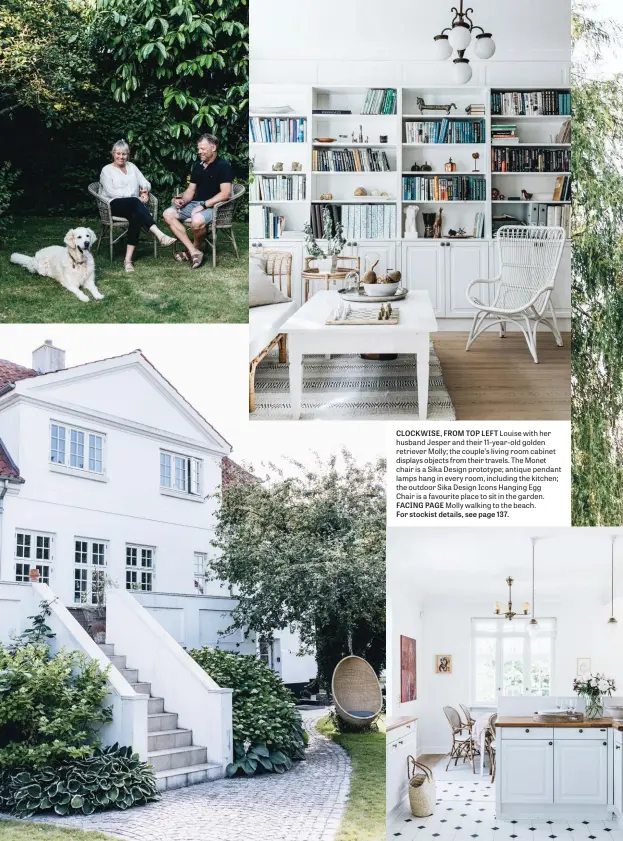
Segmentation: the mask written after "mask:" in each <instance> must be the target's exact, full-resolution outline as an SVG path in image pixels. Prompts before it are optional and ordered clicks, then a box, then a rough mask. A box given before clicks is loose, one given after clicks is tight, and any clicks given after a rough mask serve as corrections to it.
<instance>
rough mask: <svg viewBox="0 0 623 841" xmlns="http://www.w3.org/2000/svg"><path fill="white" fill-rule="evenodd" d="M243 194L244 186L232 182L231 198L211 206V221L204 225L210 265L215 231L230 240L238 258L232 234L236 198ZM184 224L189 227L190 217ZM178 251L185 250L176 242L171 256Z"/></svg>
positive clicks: (214, 249)
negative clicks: (210, 252) (210, 251)
mask: <svg viewBox="0 0 623 841" xmlns="http://www.w3.org/2000/svg"><path fill="white" fill-rule="evenodd" d="M244 194H245V188H244V187H243V186H242V184H232V188H231V198H230V199H227V201H221V202H219V203H218V204H215V205H214V206H213V208H212V221H211V222H210V223H209V225H207V226H206V238H205V242H206V244H207V245H209V246H210V248H211V249H212V265H213V266H216V236H217V231H222V233H223V234H224V236H225V239H227V240H229V242H231V244H232V246H233V248H234V253H235V255H236V257H237V258H238V257H239V256H240V255H239V254H238V245H237V243H236V236H235V234H234V217H235V215H236V208H237V204H238V200H239V199H241V198H242V196H243V195H244ZM184 224H185V225H186V227H187V228H190V219H187V220H186V221H185V222H184ZM180 251H185V248H184V246H183V245H182V243H181V242H176V243H175V246H174V249H173V256H174V257H175V254H177V253H179V252H180Z"/></svg>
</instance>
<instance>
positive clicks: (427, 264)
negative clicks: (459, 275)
mask: <svg viewBox="0 0 623 841" xmlns="http://www.w3.org/2000/svg"><path fill="white" fill-rule="evenodd" d="M445 252H446V249H445V247H443V246H442V245H441V243H436V242H431V243H430V244H429V243H426V244H424V243H421V244H418V245H403V246H402V278H403V284H404V285H406V287H407V288H408V289H422V290H424V292H428V296H429V298H430V300H431V304H432V306H433V312H434V313H435V315H436V316H445V314H446V259H445V257H446V254H445Z"/></svg>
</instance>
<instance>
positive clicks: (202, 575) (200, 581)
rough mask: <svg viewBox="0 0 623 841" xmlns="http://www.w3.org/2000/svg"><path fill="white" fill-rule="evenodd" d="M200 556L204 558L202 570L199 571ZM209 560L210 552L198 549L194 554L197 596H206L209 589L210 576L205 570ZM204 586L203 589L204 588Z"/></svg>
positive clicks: (194, 576) (194, 577)
mask: <svg viewBox="0 0 623 841" xmlns="http://www.w3.org/2000/svg"><path fill="white" fill-rule="evenodd" d="M199 558H201V559H202V566H201V572H199V560H198V559H199ZM207 562H208V553H207V552H200V551H196V552H194V554H193V581H194V587H195V595H196V596H205V595H206V590H207V587H206V585H207V583H208V577H207V574H206V571H205V568H206V564H207ZM202 588H203V589H202Z"/></svg>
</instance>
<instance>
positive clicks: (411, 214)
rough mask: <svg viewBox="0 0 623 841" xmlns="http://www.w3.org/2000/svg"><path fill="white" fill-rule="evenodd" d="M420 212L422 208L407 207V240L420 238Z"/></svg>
mask: <svg viewBox="0 0 623 841" xmlns="http://www.w3.org/2000/svg"><path fill="white" fill-rule="evenodd" d="M419 210H420V208H419V207H418V206H417V205H416V204H410V205H409V207H407V213H406V219H405V239H417V238H418V232H417V224H416V219H417V215H418V213H419Z"/></svg>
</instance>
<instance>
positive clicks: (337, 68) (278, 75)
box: [249, 0, 571, 86]
mask: <svg viewBox="0 0 623 841" xmlns="http://www.w3.org/2000/svg"><path fill="white" fill-rule="evenodd" d="M452 5H453V4H452V3H451V2H448V3H437V4H431V3H429V2H427V0H385V2H384V3H382V4H379V3H378V2H376V0H340V2H339V3H336V2H334V0H297V3H296V4H294V5H293V4H292V3H290V2H288V0H250V8H249V15H250V23H251V29H250V51H251V63H250V79H251V83H252V85H254V84H311V85H315V84H332V85H336V84H343V85H349V84H355V85H356V84H362V85H388V86H389V85H410V84H423V83H426V84H437V85H444V84H452V81H451V77H450V73H451V69H452V65H451V62H436V61H434V60H433V58H434V56H433V54H432V46H433V41H432V39H433V37H434V35H436V34H438V33H439V32H440V31H441V30H442V29H443V28H445V27H447V26H449V25H450V23H451V20H452V13H451V12H450V7H451V6H452ZM471 5H472V6H473V7H474V14H473V21H474V23H475V24H477V25H479V26H483V27H485V29H486V30H487V31H489V32H491V33H492V34H493V37H494V40H495V42H496V45H497V51H496V54H495V55H494V57H493V58H492V59H490V60H489V61H487V62H482V61H478V60H477V59H473V70H474V76H473V81H472V84H500V85H502V84H519V80H523V83H525V84H527V85H530V84H533V83H534V84H541V85H543V84H548V83H549V84H566V83H567V81H568V76H567V75H566V74H567V73H568V68H567V67H565V66H566V65H567V64H568V62H569V61H570V29H571V2H570V0H547V2H542V0H522V2H521V3H520V4H519V3H517V4H514V5H511V4H508V3H500V2H499V0H475V2H473V3H472V4H471ZM468 58H470V59H472V58H473V57H472V56H470V54H469V51H468Z"/></svg>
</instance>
